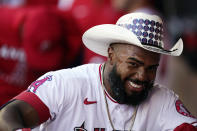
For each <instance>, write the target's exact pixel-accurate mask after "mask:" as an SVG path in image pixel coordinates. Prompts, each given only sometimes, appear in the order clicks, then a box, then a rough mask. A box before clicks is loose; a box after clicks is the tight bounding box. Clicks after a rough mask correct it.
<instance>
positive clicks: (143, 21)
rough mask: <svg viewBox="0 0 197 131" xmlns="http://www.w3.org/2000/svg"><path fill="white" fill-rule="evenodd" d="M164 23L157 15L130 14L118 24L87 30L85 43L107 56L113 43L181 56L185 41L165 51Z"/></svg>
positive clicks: (84, 36) (84, 38)
mask: <svg viewBox="0 0 197 131" xmlns="http://www.w3.org/2000/svg"><path fill="white" fill-rule="evenodd" d="M163 34H164V33H163V22H162V20H161V18H160V17H159V16H157V15H150V14H146V13H129V14H126V15H124V16H122V17H120V18H119V19H118V21H117V22H116V24H103V25H97V26H94V27H92V28H90V29H89V30H87V31H86V32H85V33H84V35H83V37H82V40H83V43H84V44H85V46H86V47H87V48H89V49H90V50H92V51H93V52H95V53H97V54H100V55H103V56H107V55H108V54H107V49H108V47H109V45H110V44H111V43H127V44H133V45H136V46H139V47H141V48H143V49H146V50H149V51H152V52H156V53H161V54H166V55H172V56H179V55H180V54H181V53H182V50H183V41H182V39H179V41H178V42H177V43H176V44H175V45H174V46H173V47H172V48H171V49H164V47H165V46H164V42H163V37H164V35H163Z"/></svg>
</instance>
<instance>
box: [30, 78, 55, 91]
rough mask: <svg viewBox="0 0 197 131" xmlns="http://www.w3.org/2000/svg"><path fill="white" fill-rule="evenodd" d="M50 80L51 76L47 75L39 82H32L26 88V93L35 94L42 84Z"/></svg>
mask: <svg viewBox="0 0 197 131" xmlns="http://www.w3.org/2000/svg"><path fill="white" fill-rule="evenodd" d="M51 80H52V75H48V76H46V77H45V78H43V79H41V80H37V81H34V82H33V83H32V84H31V85H30V86H29V88H28V91H30V92H33V93H36V90H37V89H38V87H39V86H40V85H42V84H43V83H45V82H46V81H51Z"/></svg>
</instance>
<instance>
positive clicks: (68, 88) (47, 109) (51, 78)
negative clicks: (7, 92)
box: [14, 71, 75, 123]
mask: <svg viewBox="0 0 197 131" xmlns="http://www.w3.org/2000/svg"><path fill="white" fill-rule="evenodd" d="M65 73H69V71H68V72H65ZM69 81H72V80H71V78H69V75H66V76H65V74H62V73H58V72H55V73H54V72H49V73H47V74H45V75H43V76H41V77H40V78H38V79H37V80H36V81H35V82H33V83H32V84H31V85H30V86H29V87H28V89H27V91H25V92H23V93H21V94H19V95H18V96H16V97H15V98H14V99H18V100H22V101H25V102H27V103H28V104H30V105H31V106H32V107H33V108H34V109H35V110H36V111H37V112H38V115H39V118H40V123H42V122H44V121H46V120H47V119H48V118H50V119H49V120H53V119H54V117H56V116H57V115H58V113H59V112H60V111H61V110H62V109H63V108H64V109H65V108H66V106H68V104H69V102H70V99H72V98H70V96H72V97H74V96H75V95H72V94H73V93H74V90H73V89H75V88H72V87H73V86H74V85H72V84H71V82H69Z"/></svg>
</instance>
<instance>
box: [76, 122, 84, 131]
mask: <svg viewBox="0 0 197 131" xmlns="http://www.w3.org/2000/svg"><path fill="white" fill-rule="evenodd" d="M84 125H85V122H83V124H82V125H81V126H80V127H75V128H74V131H87V130H86V129H85V128H84Z"/></svg>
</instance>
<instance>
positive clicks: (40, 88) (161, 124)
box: [16, 64, 197, 131]
mask: <svg viewBox="0 0 197 131" xmlns="http://www.w3.org/2000/svg"><path fill="white" fill-rule="evenodd" d="M28 93H29V94H30V95H29V94H28ZM27 94H28V95H27ZM104 94H105V95H106V98H107V102H108V105H109V112H110V115H111V119H112V123H113V125H114V127H115V129H116V130H128V129H129V127H130V125H131V121H130V120H131V116H132V114H133V112H134V107H133V106H131V105H130V106H129V105H124V104H119V103H117V102H116V101H115V100H114V99H113V98H111V97H110V95H109V94H108V93H107V92H106V91H105V93H104V92H103V89H102V85H101V65H99V64H87V65H82V66H79V67H75V68H72V69H63V70H59V71H54V72H49V73H47V74H45V75H44V76H42V77H40V78H39V79H38V80H37V81H35V82H34V83H32V84H31V86H30V87H29V88H28V91H27V92H23V93H22V94H20V95H19V96H18V97H16V99H20V100H24V101H26V102H28V103H29V104H31V105H32V106H33V107H35V109H36V110H37V111H38V114H39V116H40V119H43V117H46V116H47V115H46V112H47V111H45V110H44V109H43V108H42V107H44V106H46V107H47V108H48V109H49V114H50V118H48V120H47V121H46V122H44V123H42V124H41V125H40V126H39V127H37V128H35V129H34V130H40V131H112V130H113V129H112V127H111V124H110V121H109V117H108V114H107V109H106V104H105V99H104ZM38 103H39V104H38ZM43 114H45V115H43ZM196 121H197V119H196V118H194V117H192V116H191V115H190V114H189V113H188V111H187V110H186V109H185V108H184V106H183V105H182V103H181V101H180V100H178V97H177V95H175V94H174V93H173V92H172V91H170V90H169V89H167V88H164V87H160V86H159V85H155V86H154V88H153V89H152V91H151V92H150V95H149V96H148V98H147V99H146V100H145V101H144V102H143V103H142V104H140V105H139V107H138V110H137V114H136V118H135V121H134V125H133V128H132V130H134V131H166V130H173V129H174V128H175V127H177V126H178V125H180V124H182V123H184V122H187V123H195V122H196Z"/></svg>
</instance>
